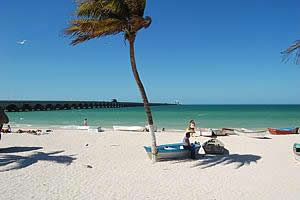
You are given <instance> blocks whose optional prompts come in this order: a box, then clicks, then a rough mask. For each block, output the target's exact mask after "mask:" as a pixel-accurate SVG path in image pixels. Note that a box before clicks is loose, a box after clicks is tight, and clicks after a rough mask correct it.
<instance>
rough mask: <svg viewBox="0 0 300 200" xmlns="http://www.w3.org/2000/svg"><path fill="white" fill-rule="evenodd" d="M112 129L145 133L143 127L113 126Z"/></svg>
mask: <svg viewBox="0 0 300 200" xmlns="http://www.w3.org/2000/svg"><path fill="white" fill-rule="evenodd" d="M113 129H114V131H137V132H143V131H146V127H144V126H113Z"/></svg>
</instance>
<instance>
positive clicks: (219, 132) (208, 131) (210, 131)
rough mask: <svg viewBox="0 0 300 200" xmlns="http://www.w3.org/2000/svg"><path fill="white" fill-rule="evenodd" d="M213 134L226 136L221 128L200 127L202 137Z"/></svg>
mask: <svg viewBox="0 0 300 200" xmlns="http://www.w3.org/2000/svg"><path fill="white" fill-rule="evenodd" d="M213 135H215V136H227V135H228V134H227V133H226V132H225V131H223V130H222V129H214V128H200V136H204V137H212V136H213Z"/></svg>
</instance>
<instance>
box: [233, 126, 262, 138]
mask: <svg viewBox="0 0 300 200" xmlns="http://www.w3.org/2000/svg"><path fill="white" fill-rule="evenodd" d="M234 133H235V134H237V135H241V136H247V137H253V138H265V137H266V136H267V130H249V129H245V128H242V129H235V130H234Z"/></svg>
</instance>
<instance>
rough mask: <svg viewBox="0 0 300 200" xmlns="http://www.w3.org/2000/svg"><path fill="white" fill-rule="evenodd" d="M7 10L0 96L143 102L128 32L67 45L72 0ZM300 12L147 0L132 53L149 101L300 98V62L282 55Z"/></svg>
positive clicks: (278, 4)
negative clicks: (148, 20) (145, 23)
mask: <svg viewBox="0 0 300 200" xmlns="http://www.w3.org/2000/svg"><path fill="white" fill-rule="evenodd" d="M1 7H2V10H1V12H0V18H1V21H0V27H1V33H0V35H1V37H0V66H1V85H0V91H1V92H0V99H3V100H6V99H20V100H21V99H30V100H31V99H36V100H48V99H50V100H71V99H72V100H110V99H112V98H118V99H119V100H123V101H140V95H139V92H138V89H137V87H136V84H135V81H134V78H133V76H132V72H131V68H130V63H129V55H128V54H129V50H128V45H125V44H124V40H123V38H122V36H116V37H108V38H104V39H96V40H92V41H90V42H87V43H85V44H81V45H78V46H75V47H72V46H69V42H70V39H69V38H68V37H65V36H63V34H62V32H63V29H64V28H65V27H66V26H67V22H68V20H70V19H72V14H73V12H74V9H75V4H74V1H72V0H54V1H42V2H41V1H36V0H27V1H3V2H2V4H1ZM299 9H300V1H299V0H288V1H282V0H252V1H241V0H228V1H223V0H211V1H204V0H193V1H188V3H186V1H179V0H161V1H153V0H148V1H147V9H146V15H149V16H151V17H152V19H153V23H152V25H151V27H150V28H149V29H147V30H144V31H141V32H140V33H139V34H138V37H137V42H136V59H137V63H138V68H139V72H140V75H141V78H142V80H143V82H144V85H145V88H146V90H147V93H148V96H149V99H150V100H151V101H152V102H173V101H174V100H179V101H181V102H182V103H199V104H235V103H238V104H248V103H250V104H252V103H254V104H265V103H287V104H289V103H300V101H299V99H300V66H297V65H295V64H293V63H287V64H285V63H282V62H281V55H280V52H281V51H282V50H283V49H284V48H286V47H288V46H289V45H290V44H291V43H292V42H293V41H295V40H296V39H300V24H299V21H300V12H299ZM22 40H28V42H27V43H25V45H19V44H17V43H16V42H17V41H22Z"/></svg>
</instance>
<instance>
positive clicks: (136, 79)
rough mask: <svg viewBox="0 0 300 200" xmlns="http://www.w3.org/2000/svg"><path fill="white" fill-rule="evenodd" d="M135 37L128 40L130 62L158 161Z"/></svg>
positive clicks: (153, 150)
mask: <svg viewBox="0 0 300 200" xmlns="http://www.w3.org/2000/svg"><path fill="white" fill-rule="evenodd" d="M135 37H136V35H135V34H134V35H131V36H129V38H128V40H129V45H130V62H131V68H132V72H133V75H134V78H135V81H136V83H137V85H138V88H139V90H140V93H141V96H142V99H143V102H144V108H145V111H146V115H147V120H148V124H149V131H150V134H151V137H152V148H151V149H152V161H153V162H156V161H157V148H156V137H155V133H154V128H153V119H152V113H151V109H150V105H149V102H148V98H147V95H146V91H145V88H144V86H143V83H142V81H141V79H140V76H139V73H138V71H137V68H136V62H135V56H134V41H135Z"/></svg>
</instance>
